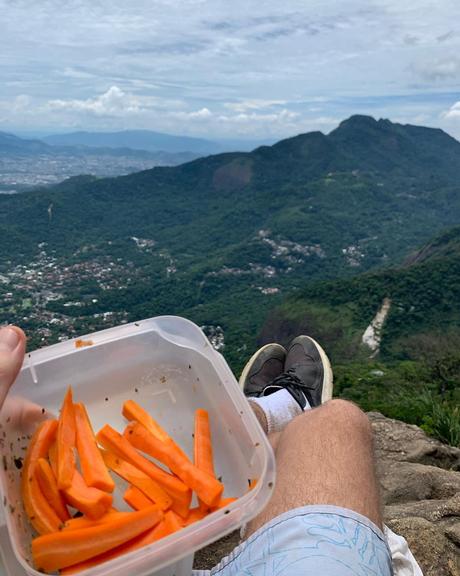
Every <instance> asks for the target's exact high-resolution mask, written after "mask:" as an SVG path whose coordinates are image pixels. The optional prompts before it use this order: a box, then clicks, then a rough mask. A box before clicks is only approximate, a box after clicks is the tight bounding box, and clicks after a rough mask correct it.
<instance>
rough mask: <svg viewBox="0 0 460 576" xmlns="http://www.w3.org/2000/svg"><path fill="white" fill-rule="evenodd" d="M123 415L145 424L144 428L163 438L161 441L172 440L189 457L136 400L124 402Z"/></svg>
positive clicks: (183, 454) (132, 420)
mask: <svg viewBox="0 0 460 576" xmlns="http://www.w3.org/2000/svg"><path fill="white" fill-rule="evenodd" d="M123 416H124V417H125V418H126V420H130V421H131V422H139V424H141V426H144V428H146V429H147V430H148V431H149V432H150V433H151V434H153V435H154V436H155V437H156V438H158V440H161V442H172V443H173V444H174V446H175V448H176V449H177V450H179V452H181V454H182V456H183V457H184V458H188V456H187V455H186V454H185V452H184V451H183V450H182V448H181V447H180V446H178V445H177V444H176V443H175V442H174V440H173V439H172V438H171V436H169V434H168V433H167V432H166V430H164V429H163V428H162V427H161V426H160V425H159V424H158V422H156V421H155V420H154V418H153V417H152V416H151V415H150V414H149V413H148V412H147V411H146V410H144V409H143V408H142V406H139V404H138V403H137V402H135V401H134V400H127V401H126V402H125V403H124V404H123Z"/></svg>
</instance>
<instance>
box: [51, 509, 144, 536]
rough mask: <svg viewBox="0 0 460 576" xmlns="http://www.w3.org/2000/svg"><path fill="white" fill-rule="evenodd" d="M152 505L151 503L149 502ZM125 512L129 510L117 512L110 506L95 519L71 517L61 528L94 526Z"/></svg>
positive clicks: (120, 515) (123, 514) (72, 528)
mask: <svg viewBox="0 0 460 576" xmlns="http://www.w3.org/2000/svg"><path fill="white" fill-rule="evenodd" d="M151 505H153V504H151ZM126 514H131V512H119V511H118V510H116V509H115V508H110V509H109V510H107V512H106V513H105V514H104V515H103V516H101V517H100V518H98V519H97V520H91V518H88V516H78V517H77V518H71V519H70V520H67V522H66V523H65V524H64V526H63V527H62V528H61V530H77V529H79V528H90V527H91V526H96V525H98V524H103V523H104V522H110V521H112V520H114V519H115V518H116V517H118V516H119V517H122V516H125V515H126Z"/></svg>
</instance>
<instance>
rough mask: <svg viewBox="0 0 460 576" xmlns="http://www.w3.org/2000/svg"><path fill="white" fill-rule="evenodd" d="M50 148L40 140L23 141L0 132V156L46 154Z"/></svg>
mask: <svg viewBox="0 0 460 576" xmlns="http://www.w3.org/2000/svg"><path fill="white" fill-rule="evenodd" d="M49 149H50V147H49V146H48V145H47V144H45V143H44V142H41V141H40V140H25V139H23V138H18V137H17V136H14V135H13V134H9V133H7V132H0V154H48V153H49Z"/></svg>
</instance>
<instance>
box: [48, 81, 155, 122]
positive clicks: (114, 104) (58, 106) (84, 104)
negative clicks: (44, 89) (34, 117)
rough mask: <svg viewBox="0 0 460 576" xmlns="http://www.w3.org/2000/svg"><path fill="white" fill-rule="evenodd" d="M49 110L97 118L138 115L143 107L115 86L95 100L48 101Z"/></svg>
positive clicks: (138, 101)
mask: <svg viewBox="0 0 460 576" xmlns="http://www.w3.org/2000/svg"><path fill="white" fill-rule="evenodd" d="M47 106H48V108H49V109H50V110H57V111H59V110H63V111H73V112H90V113H92V114H96V115H97V116H107V115H108V116H113V115H114V116H117V115H125V114H133V113H134V114H139V113H140V112H142V111H143V107H142V104H141V101H140V99H139V98H137V97H136V96H134V95H133V94H126V93H125V92H123V90H121V89H120V88H118V87H117V86H112V87H111V88H109V89H108V90H107V92H104V94H101V95H100V96H97V97H96V98H88V99H86V100H50V101H49V102H48V105H47Z"/></svg>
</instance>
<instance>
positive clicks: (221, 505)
mask: <svg viewBox="0 0 460 576" xmlns="http://www.w3.org/2000/svg"><path fill="white" fill-rule="evenodd" d="M235 500H236V498H221V499H220V500H219V503H218V504H217V506H214V508H212V511H213V512H214V510H220V509H221V508H225V507H226V506H229V505H230V504H232V502H235Z"/></svg>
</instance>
